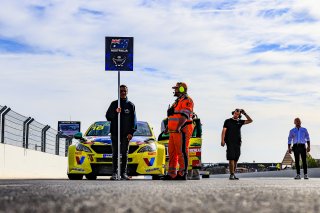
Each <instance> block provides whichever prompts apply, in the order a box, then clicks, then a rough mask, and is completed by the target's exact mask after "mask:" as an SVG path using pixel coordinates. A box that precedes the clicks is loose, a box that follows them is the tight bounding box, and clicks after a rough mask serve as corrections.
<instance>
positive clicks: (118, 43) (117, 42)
mask: <svg viewBox="0 0 320 213" xmlns="http://www.w3.org/2000/svg"><path fill="white" fill-rule="evenodd" d="M128 43H129V39H112V40H111V44H110V49H127V48H128Z"/></svg>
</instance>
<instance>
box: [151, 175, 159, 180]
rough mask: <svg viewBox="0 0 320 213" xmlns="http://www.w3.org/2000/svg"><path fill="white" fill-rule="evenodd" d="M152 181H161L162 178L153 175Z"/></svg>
mask: <svg viewBox="0 0 320 213" xmlns="http://www.w3.org/2000/svg"><path fill="white" fill-rule="evenodd" d="M152 180H160V176H159V175H152Z"/></svg>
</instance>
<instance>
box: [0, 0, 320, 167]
mask: <svg viewBox="0 0 320 213" xmlns="http://www.w3.org/2000/svg"><path fill="white" fill-rule="evenodd" d="M201 2H202V3H205V2H206V1H198V2H194V1H187V0H186V1H181V2H177V1H175V2H171V1H151V2H150V1H103V2H102V1H90V2H88V1H46V2H45V3H43V1H28V3H21V2H19V1H1V5H2V6H1V8H0V29H1V33H0V38H7V39H14V40H18V41H20V42H22V43H25V44H28V45H30V46H32V47H34V48H35V49H36V50H39V51H40V50H42V52H41V53H40V54H30V53H29V54H26V53H23V52H22V53H16V54H15V53H6V52H2V53H1V55H0V67H1V71H0V72H1V84H0V97H1V100H0V104H1V105H8V106H10V107H11V108H12V109H13V110H15V111H17V112H19V113H21V114H24V115H28V116H32V117H35V118H36V119H37V120H38V121H39V122H42V123H48V124H49V125H51V126H53V127H55V126H56V124H57V121H58V120H66V119H69V118H70V117H71V118H72V119H75V120H81V121H82V123H83V125H82V127H84V128H85V127H87V126H88V125H89V124H90V123H91V122H93V121H95V120H103V119H104V113H105V110H106V109H107V107H108V105H109V103H110V102H111V101H112V100H114V99H116V98H117V94H116V86H117V74H116V73H111V72H105V71H104V58H103V57H104V37H105V36H110V35H115V36H133V37H134V38H135V44H134V46H135V58H134V61H135V71H134V72H123V73H122V82H123V83H125V84H127V85H128V86H129V98H130V99H131V100H132V101H133V102H134V103H135V104H136V107H137V116H138V118H139V119H141V120H147V121H149V122H150V123H151V124H152V125H153V126H154V129H155V131H156V133H157V134H158V133H159V129H160V122H161V120H162V119H163V117H164V116H165V114H166V109H167V107H168V104H171V103H172V102H173V100H174V99H173V97H172V90H171V86H172V85H173V84H175V82H177V81H186V82H187V83H188V85H189V93H190V95H191V97H192V98H193V99H194V101H195V110H196V112H197V113H198V114H199V116H200V117H201V118H202V120H203V123H204V152H203V159H204V161H205V162H221V161H226V160H225V151H224V148H221V147H220V146H219V144H220V133H221V128H222V124H223V121H224V120H225V119H226V118H228V117H229V116H230V112H231V111H232V109H234V108H236V107H243V108H245V109H247V111H248V113H250V115H252V118H253V119H254V123H253V124H251V125H248V126H244V127H243V138H244V141H245V143H244V146H243V151H242V153H243V155H242V157H241V159H240V161H247V162H252V161H253V160H255V161H256V162H257V161H264V162H267V161H280V160H282V157H283V155H284V151H285V149H286V138H287V133H288V131H289V129H290V128H291V127H293V122H292V120H293V118H294V117H296V116H301V119H302V121H303V124H305V125H306V127H307V128H309V130H310V133H311V139H312V142H314V143H320V136H319V135H317V131H316V130H317V127H318V123H317V120H318V118H319V116H318V113H317V111H318V108H319V104H318V101H319V98H320V94H319V92H318V91H319V86H318V85H319V84H317V80H318V79H319V75H320V73H319V65H320V63H319V43H320V36H319V34H320V30H319V29H320V26H319V15H318V13H317V11H318V10H316V8H317V7H318V4H316V1H290V2H279V1H237V2H234V3H233V4H232V5H230V4H229V5H223V3H226V1H225V2H223V1H220V2H219V3H220V4H208V5H206V7H203V8H201V7H200V8H198V9H192V7H193V6H195V5H197V4H198V3H201ZM143 3H144V4H143ZM35 6H41V7H43V8H44V9H43V10H42V11H41V17H40V18H39V13H36V11H34V8H33V7H35ZM219 6H220V7H219ZM219 8H220V9H219ZM268 10H272V13H273V16H272V17H268V16H267V15H268ZM263 11H264V13H263ZM266 11H267V12H266ZM269 13H270V12H269ZM299 13H300V14H301V13H304V14H308V17H312V19H313V20H316V21H308V20H306V21H305V22H303V21H301V20H300V21H296V19H295V18H296V16H295V14H299ZM261 14H264V15H261ZM274 14H275V15H274ZM263 44H267V45H269V44H277V45H280V46H281V47H290V45H293V46H301V45H309V46H311V47H314V48H311V49H309V50H307V51H303V52H299V51H298V50H287V51H277V50H270V51H265V52H264V51H263V52H257V53H252V52H251V50H252V48H254V47H256V46H257V45H263ZM0 45H1V43H0ZM0 47H1V46H0ZM146 68H152V69H155V70H156V71H155V72H154V73H152V72H150V71H147V70H146ZM279 73H280V74H279ZM248 88H249V89H248ZM254 100H256V101H254ZM273 100H280V101H273ZM261 152H263V154H261Z"/></svg>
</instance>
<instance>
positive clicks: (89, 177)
mask: <svg viewBox="0 0 320 213" xmlns="http://www.w3.org/2000/svg"><path fill="white" fill-rule="evenodd" d="M85 176H86V178H87V180H97V175H95V174H92V173H90V174H87V175H85Z"/></svg>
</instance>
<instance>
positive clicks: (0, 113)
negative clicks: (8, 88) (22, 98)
mask: <svg viewBox="0 0 320 213" xmlns="http://www.w3.org/2000/svg"><path fill="white" fill-rule="evenodd" d="M7 108H8V107H7V106H4V107H2V108H1V109H0V127H1V129H2V126H4V125H2V119H1V117H2V116H1V115H2V112H3V111H4V110H5V109H7ZM0 134H1V132H0Z"/></svg>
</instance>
